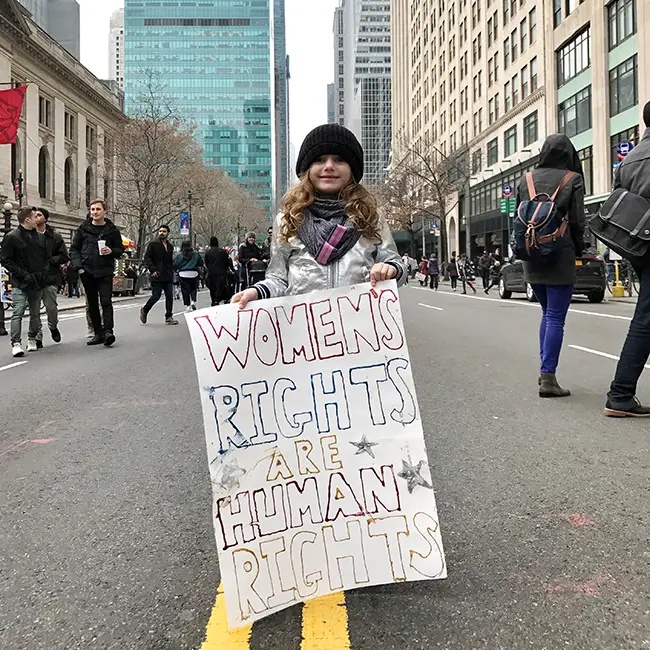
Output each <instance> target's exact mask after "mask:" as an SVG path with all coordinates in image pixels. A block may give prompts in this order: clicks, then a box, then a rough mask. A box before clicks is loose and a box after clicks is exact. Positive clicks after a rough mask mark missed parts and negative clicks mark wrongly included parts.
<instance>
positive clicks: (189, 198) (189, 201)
mask: <svg viewBox="0 0 650 650" xmlns="http://www.w3.org/2000/svg"><path fill="white" fill-rule="evenodd" d="M187 212H188V214H189V218H190V223H189V227H190V241H192V231H193V228H192V190H187Z"/></svg>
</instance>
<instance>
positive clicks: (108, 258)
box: [70, 199, 124, 347]
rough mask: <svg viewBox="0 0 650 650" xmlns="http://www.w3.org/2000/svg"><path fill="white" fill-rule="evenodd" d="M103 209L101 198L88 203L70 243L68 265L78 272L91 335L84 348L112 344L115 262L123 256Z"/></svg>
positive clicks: (116, 231) (118, 237) (119, 239)
mask: <svg viewBox="0 0 650 650" xmlns="http://www.w3.org/2000/svg"><path fill="white" fill-rule="evenodd" d="M107 208H108V206H107V204H106V201H103V200H102V199H96V200H94V201H92V203H91V204H90V220H88V221H85V222H84V223H82V224H81V226H79V228H78V230H77V232H76V233H75V236H74V239H73V240H72V246H71V247H70V259H71V261H70V264H71V266H72V267H73V268H75V269H78V270H79V277H80V278H81V282H82V284H83V285H84V289H85V290H86V298H87V300H88V310H89V311H90V319H91V321H92V324H93V331H94V333H95V335H94V336H93V338H92V339H90V340H89V341H88V345H101V344H102V343H103V344H104V345H105V346H106V347H110V346H111V345H113V343H115V334H114V332H113V327H114V323H113V302H112V299H113V275H114V272H115V260H116V259H119V258H120V257H122V255H123V254H124V244H123V243H122V235H121V233H120V231H119V229H118V228H117V226H116V225H115V224H114V223H113V222H112V221H111V220H110V219H107V218H106V211H107ZM100 303H101V306H102V309H101V312H100V310H99V305H100ZM102 314H103V323H102Z"/></svg>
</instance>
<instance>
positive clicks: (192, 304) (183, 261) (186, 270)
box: [174, 241, 203, 312]
mask: <svg viewBox="0 0 650 650" xmlns="http://www.w3.org/2000/svg"><path fill="white" fill-rule="evenodd" d="M174 268H176V269H177V270H178V275H179V277H180V283H181V292H182V294H183V304H184V305H185V311H186V312H190V311H194V310H195V309H196V297H197V295H196V294H197V288H198V284H199V269H202V268H203V258H202V257H201V256H200V255H199V254H198V253H197V252H196V251H195V250H194V248H193V247H192V242H190V241H184V242H183V243H182V244H181V252H180V253H179V254H178V255H177V256H176V259H175V260H174Z"/></svg>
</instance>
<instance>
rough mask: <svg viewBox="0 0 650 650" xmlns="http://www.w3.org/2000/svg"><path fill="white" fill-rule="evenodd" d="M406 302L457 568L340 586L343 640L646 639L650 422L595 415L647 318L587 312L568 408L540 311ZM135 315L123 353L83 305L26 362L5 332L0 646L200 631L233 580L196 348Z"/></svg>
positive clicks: (499, 304)
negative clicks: (547, 375) (222, 546)
mask: <svg viewBox="0 0 650 650" xmlns="http://www.w3.org/2000/svg"><path fill="white" fill-rule="evenodd" d="M401 296H402V309H403V313H404V318H405V322H406V325H407V332H408V340H409V348H410V353H411V357H412V360H413V365H414V372H415V378H416V385H417V387H418V396H419V401H420V406H421V411H422V417H423V421H424V429H425V435H426V442H427V447H428V451H429V458H430V461H431V467H432V475H433V480H434V487H435V490H436V497H437V501H438V508H439V515H440V520H441V525H442V533H443V540H444V543H445V551H446V555H447V562H448V566H449V577H448V579H447V580H445V581H442V582H421V583H409V584H402V585H391V586H387V587H380V588H370V589H364V590H359V591H356V592H348V593H347V594H346V597H345V601H346V609H347V616H348V627H349V644H350V646H351V648H352V649H353V650H393V649H400V650H420V649H422V650H424V649H425V648H427V649H428V648H448V649H458V650H470V649H472V650H473V649H478V648H485V649H490V650H495V649H501V648H503V649H517V650H518V649H519V648H522V649H523V648H534V649H539V650H542V649H555V648H575V649H583V648H584V649H585V650H586V649H590V650H593V649H597V650H601V649H602V650H615V649H619V648H620V649H625V650H630V649H635V648H647V647H649V646H650V620H649V611H650V598H649V596H648V584H650V576H649V573H650V572H649V569H648V560H649V557H650V556H649V551H648V531H649V530H650V522H649V521H648V508H649V505H648V504H649V503H650V494H649V477H650V472H649V459H650V454H649V453H648V437H649V436H648V426H647V423H645V422H644V421H638V420H637V421H633V420H629V421H628V420H621V421H618V420H608V419H606V418H604V417H603V416H602V407H603V403H604V393H605V392H606V389H607V386H608V384H609V381H610V380H611V377H612V373H613V371H614V366H615V361H614V360H613V359H611V358H608V357H607V356H602V355H603V354H605V355H614V356H615V355H617V354H618V352H619V351H620V347H621V344H622V341H623V338H624V335H625V332H626V330H627V326H628V323H629V318H630V317H631V315H632V309H633V306H632V305H630V304H623V305H621V304H614V303H604V304H602V305H589V304H588V303H585V302H575V303H574V305H573V311H572V312H571V314H570V318H569V323H568V328H567V335H566V341H565V343H566V346H567V347H566V348H565V351H564V353H563V356H562V362H561V369H560V371H559V373H558V377H559V379H560V381H561V383H562V384H563V385H566V386H567V387H569V388H571V390H572V391H573V396H572V397H571V398H569V399H567V400H561V401H554V400H550V401H549V400H540V399H539V398H538V397H537V390H536V389H537V368H538V365H537V361H536V345H537V344H536V339H537V323H538V318H539V308H538V307H537V306H536V305H530V304H529V303H527V302H526V301H525V300H522V299H513V300H510V301H501V300H499V299H498V297H497V296H496V295H494V296H490V298H489V299H486V298H485V296H483V295H482V294H479V296H478V297H477V298H473V297H465V296H461V295H459V294H452V293H450V292H449V290H448V288H447V287H444V288H443V289H442V290H441V291H440V292H438V293H434V292H432V291H430V290H426V289H420V288H413V287H412V288H406V289H404V290H403V291H402V292H401ZM201 301H202V303H203V304H205V301H206V296H205V294H204V295H203V296H202V297H201ZM142 302H143V301H142V299H136V300H135V301H132V302H125V303H121V304H120V305H119V307H118V311H117V313H116V335H117V337H118V341H117V344H116V345H115V347H114V348H112V349H104V348H103V347H102V348H100V349H93V348H87V347H86V345H85V338H84V335H85V331H86V326H85V318H84V314H83V313H80V312H70V313H67V314H66V315H65V316H64V320H63V322H62V326H61V331H62V333H63V343H62V344H61V345H58V346H54V345H52V344H51V343H48V342H47V341H46V345H47V347H46V348H45V349H44V350H42V351H40V352H38V353H33V354H30V355H29V356H27V357H26V361H27V363H24V364H22V365H19V366H15V367H10V368H6V366H9V365H12V364H13V363H14V361H15V360H13V359H12V358H11V355H10V353H9V344H8V340H7V339H0V413H1V415H2V420H1V422H2V424H1V426H0V513H1V514H0V648H2V650H23V649H25V650H41V649H47V650H72V649H76V648H101V649H109V648H110V649H120V650H126V649H132V648H133V649H151V650H167V649H169V650H182V649H190V648H200V647H201V644H202V642H203V640H204V638H205V635H206V625H207V623H208V620H209V617H210V615H211V610H212V608H213V605H214V602H215V593H216V588H217V584H218V582H219V570H218V564H217V553H216V548H215V544H214V538H213V532H212V524H211V501H210V485H209V479H208V471H207V462H206V456H205V449H204V437H203V430H202V420H201V413H200V406H199V396H198V390H197V382H196V375H195V371H194V368H193V361H192V357H191V347H190V341H189V338H188V335H187V329H186V326H185V324H184V322H183V320H182V319H181V320H182V324H181V325H179V326H178V327H169V326H165V325H164V324H163V310H162V307H161V306H160V305H159V306H158V307H157V308H156V310H155V311H154V312H152V314H151V315H150V324H149V325H147V326H146V327H144V326H142V325H141V324H140V322H139V320H138V309H137V308H138V307H139V306H140V304H142ZM425 305H427V306H425ZM569 346H577V347H569ZM3 368H6V369H3ZM640 397H641V398H642V399H644V398H645V400H646V402H650V384H649V382H648V378H647V377H645V378H643V379H642V381H641V386H640ZM301 616H302V614H301V607H293V608H292V609H290V610H286V611H284V612H282V613H281V614H278V615H275V616H273V617H271V618H269V619H266V620H263V621H260V622H259V623H256V624H255V625H254V626H253V629H252V633H251V636H250V640H249V641H248V642H247V643H246V644H245V645H246V647H250V648H251V649H252V650H258V649H259V650H294V649H296V650H297V649H298V648H300V647H301V634H302V632H301ZM215 647H216V646H215ZM230 647H232V648H235V647H237V648H238V649H239V648H241V647H244V646H235V645H232V646H228V645H223V644H222V646H221V647H220V650H229V648H230ZM305 647H306V645H305V644H303V650H304V648H305ZM312 647H316V646H312ZM318 647H321V648H327V649H328V650H339V648H343V647H348V646H344V645H341V646H339V645H338V642H337V644H336V645H335V644H334V642H333V641H332V642H329V643H328V641H327V640H325V641H324V643H323V645H322V646H318ZM210 650H211V649H210Z"/></svg>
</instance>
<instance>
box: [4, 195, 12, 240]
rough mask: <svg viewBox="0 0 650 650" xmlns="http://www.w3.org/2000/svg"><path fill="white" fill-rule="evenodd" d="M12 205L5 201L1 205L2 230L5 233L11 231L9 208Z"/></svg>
mask: <svg viewBox="0 0 650 650" xmlns="http://www.w3.org/2000/svg"><path fill="white" fill-rule="evenodd" d="M13 207H14V206H13V205H12V204H11V203H10V202H9V201H7V202H6V203H5V204H4V205H3V206H2V214H3V215H4V224H3V229H2V232H3V233H4V234H5V235H7V234H9V233H10V232H11V209H12V208H13Z"/></svg>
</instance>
